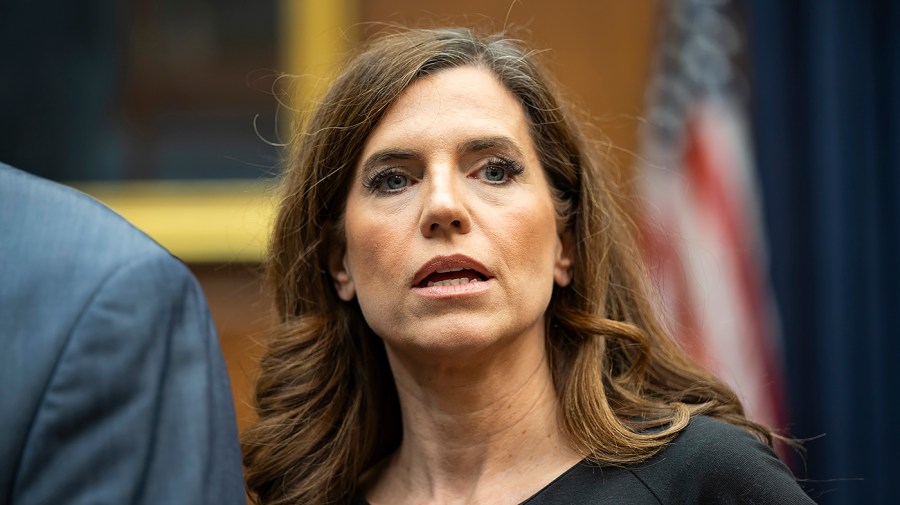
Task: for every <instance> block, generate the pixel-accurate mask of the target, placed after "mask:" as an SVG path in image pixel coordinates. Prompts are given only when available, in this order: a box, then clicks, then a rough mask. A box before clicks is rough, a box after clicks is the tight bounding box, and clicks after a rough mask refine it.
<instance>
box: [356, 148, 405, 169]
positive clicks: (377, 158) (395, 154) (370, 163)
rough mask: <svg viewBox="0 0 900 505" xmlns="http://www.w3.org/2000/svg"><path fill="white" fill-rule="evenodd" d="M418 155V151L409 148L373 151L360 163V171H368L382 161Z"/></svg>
mask: <svg viewBox="0 0 900 505" xmlns="http://www.w3.org/2000/svg"><path fill="white" fill-rule="evenodd" d="M418 157H419V153H417V152H416V151H413V150H411V149H382V150H381V151H375V152H374V153H372V155H371V156H369V157H368V158H366V161H364V162H363V164H362V173H363V174H366V173H369V172H371V171H372V170H374V169H375V168H377V167H378V165H381V164H383V163H387V162H391V161H397V160H413V159H416V158H418Z"/></svg>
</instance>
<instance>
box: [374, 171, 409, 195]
mask: <svg viewBox="0 0 900 505" xmlns="http://www.w3.org/2000/svg"><path fill="white" fill-rule="evenodd" d="M407 185H409V179H408V178H407V177H406V176H405V175H403V174H390V175H388V176H386V177H385V178H384V179H383V180H382V182H381V184H380V186H381V189H382V190H386V191H397V190H398V189H403V188H405V187H406V186H407Z"/></svg>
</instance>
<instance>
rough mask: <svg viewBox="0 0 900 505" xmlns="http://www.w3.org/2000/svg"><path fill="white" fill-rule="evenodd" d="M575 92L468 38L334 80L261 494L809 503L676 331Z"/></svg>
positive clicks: (256, 470)
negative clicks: (652, 286)
mask: <svg viewBox="0 0 900 505" xmlns="http://www.w3.org/2000/svg"><path fill="white" fill-rule="evenodd" d="M558 96H559V95H558V93H557V92H556V91H555V89H554V88H553V86H552V85H551V83H550V81H549V80H548V78H547V76H546V74H544V73H543V72H542V71H541V70H540V69H539V68H538V66H537V64H536V62H535V61H534V55H533V54H532V53H530V52H529V51H527V50H526V49H525V48H523V47H521V46H520V45H519V44H518V43H517V42H515V41H512V40H507V39H504V38H503V37H501V36H491V37H486V38H482V37H479V36H477V35H475V34H473V33H472V32H470V31H468V30H465V29H441V30H411V31H403V32H401V33H395V34H390V35H385V36H382V37H381V38H379V39H377V40H376V41H374V42H373V43H371V44H370V45H369V46H368V48H367V49H365V50H364V51H363V52H362V53H360V54H359V55H358V56H357V57H356V58H355V59H353V60H352V61H351V62H350V63H349V65H348V66H347V68H346V69H345V71H344V72H343V73H342V74H341V75H340V76H339V77H338V78H337V80H336V81H335V82H334V84H333V85H332V87H331V89H330V91H329V93H328V94H327V95H326V97H325V98H324V100H323V101H322V103H321V104H320V105H319V107H318V109H317V110H316V111H315V113H314V114H313V115H312V117H311V119H310V120H309V122H308V124H307V125H306V126H305V128H304V129H303V131H302V133H301V134H300V135H298V137H297V139H296V142H295V143H294V150H293V152H292V154H291V157H290V163H289V166H288V167H287V170H286V173H285V176H284V189H285V193H284V198H283V200H282V202H281V207H280V210H279V213H278V218H277V222H276V225H275V230H274V234H273V239H272V244H271V255H270V258H269V264H268V268H269V271H268V273H269V280H270V282H271V284H272V286H273V287H274V294H275V300H276V305H277V310H278V314H279V317H280V324H279V326H278V328H277V331H276V334H275V335H273V338H272V339H271V341H270V343H269V349H268V352H267V354H266V356H265V357H264V359H263V361H262V369H261V375H260V378H259V382H258V385H257V398H256V400H257V410H258V413H259V421H258V423H257V424H256V425H255V426H253V427H252V428H251V429H250V430H249V431H248V432H247V433H246V434H245V438H244V449H245V465H246V469H247V482H248V486H249V488H250V490H251V492H252V493H253V495H254V497H255V499H256V500H257V501H258V502H259V503H265V504H275V503H279V504H280V503H356V504H363V503H371V504H372V505H379V504H402V503H519V502H523V501H528V503H532V504H550V503H566V504H572V503H598V502H610V503H660V502H661V503H685V502H688V503H690V502H698V501H704V502H707V501H719V502H744V501H756V502H759V503H762V502H766V503H773V502H779V503H784V502H789V503H794V502H803V501H805V500H808V498H806V495H805V494H804V493H803V492H802V490H800V488H799V487H798V486H797V484H796V483H795V482H794V480H793V478H792V477H791V476H790V473H789V472H788V470H787V469H786V468H785V467H784V465H783V464H781V462H780V461H779V460H778V459H777V457H776V456H775V455H774V453H772V451H771V450H770V449H769V448H768V447H767V446H766V445H764V444H763V443H761V442H760V441H759V440H764V441H766V442H768V443H769V444H771V442H772V438H773V437H774V436H775V435H773V434H772V433H771V432H770V431H769V430H767V429H766V428H764V427H762V426H760V425H758V424H755V423H753V422H752V421H749V420H748V419H747V418H746V417H745V416H744V414H743V410H742V407H741V405H740V402H739V401H738V400H737V398H736V397H735V395H734V393H733V392H732V391H730V390H729V389H728V387H727V386H725V385H724V384H723V383H722V382H720V381H719V380H718V379H716V378H715V377H713V376H711V375H710V374H708V373H706V372H705V371H703V370H701V369H700V368H698V367H697V366H695V365H694V364H692V363H691V362H690V361H689V360H688V359H687V358H686V357H685V356H684V354H683V353H682V352H681V351H679V350H678V348H677V347H676V346H674V345H673V344H672V343H671V342H670V340H669V339H668V337H667V336H666V334H665V331H664V330H663V328H662V326H661V325H660V323H659V321H658V319H657V315H656V313H655V311H654V308H653V306H652V305H651V303H650V301H649V297H648V292H647V281H646V275H645V272H644V270H643V267H642V266H641V264H640V262H639V260H638V258H639V254H638V251H637V249H636V246H635V242H634V239H633V237H632V236H631V233H630V230H629V228H628V226H627V225H628V221H627V218H626V216H625V215H624V214H623V213H622V211H621V209H619V208H618V207H617V205H616V201H615V199H614V197H613V190H612V189H611V188H610V187H609V181H608V174H606V173H604V172H603V167H602V165H601V164H600V161H599V158H598V154H597V152H598V151H597V150H596V149H595V148H594V147H593V146H592V145H591V144H590V143H589V142H588V140H587V139H586V137H585V135H584V134H583V133H582V130H581V127H580V126H579V124H578V123H577V122H576V121H575V120H573V116H572V113H571V111H569V110H568V109H567V108H566V105H565V104H564V103H563V102H562V101H560V99H559V98H558ZM754 435H755V436H756V437H758V438H755V437H754Z"/></svg>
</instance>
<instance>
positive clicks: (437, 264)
mask: <svg viewBox="0 0 900 505" xmlns="http://www.w3.org/2000/svg"><path fill="white" fill-rule="evenodd" d="M453 268H464V269H467V270H473V271H475V272H477V273H479V274H481V275H483V276H484V277H485V278H488V279H489V278H491V277H493V275H492V274H491V271H490V270H488V269H487V268H486V267H485V266H484V265H482V264H481V263H479V262H478V261H476V260H474V259H472V258H470V257H468V256H466V255H464V254H454V255H452V256H435V257H434V258H431V259H430V260H428V261H426V262H425V264H424V265H422V266H421V267H420V268H419V270H418V271H416V275H415V277H413V283H412V285H413V286H414V287H415V286H418V285H419V284H420V283H421V282H422V281H423V280H425V278H426V277H428V276H429V275H431V274H433V273H435V272H437V271H438V270H450V269H453Z"/></svg>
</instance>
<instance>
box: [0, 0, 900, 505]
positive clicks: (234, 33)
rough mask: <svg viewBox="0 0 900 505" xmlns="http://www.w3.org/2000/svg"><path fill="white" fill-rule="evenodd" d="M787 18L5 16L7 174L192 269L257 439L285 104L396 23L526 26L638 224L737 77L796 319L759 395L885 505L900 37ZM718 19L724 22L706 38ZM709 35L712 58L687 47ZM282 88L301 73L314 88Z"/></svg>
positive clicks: (294, 0) (612, 14)
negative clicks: (66, 191) (268, 253)
mask: <svg viewBox="0 0 900 505" xmlns="http://www.w3.org/2000/svg"><path fill="white" fill-rule="evenodd" d="M789 4H790V5H783V4H781V3H779V2H775V1H765V0H758V1H740V0H733V1H727V0H721V1H712V0H707V1H703V0H678V1H672V2H658V1H656V0H639V1H633V2H621V1H618V0H593V1H588V0H558V1H554V2H545V1H539V0H521V1H512V0H480V1H474V0H454V1H449V0H417V1H412V0H365V1H363V0H334V1H327V0H322V1H314V0H268V1H260V2H253V3H249V2H240V1H237V0H216V1H215V2H213V1H212V0H157V1H151V0H127V1H113V0H83V1H80V2H65V1H61V0H44V1H40V2H34V1H29V0H7V1H5V2H4V3H3V4H0V161H3V162H5V163H9V164H12V165H14V166H17V167H19V168H22V169H24V170H27V171H30V172H33V173H36V174H39V175H43V176H45V177H48V178H50V179H54V180H58V181H62V182H65V183H69V184H72V185H74V186H76V187H79V188H81V189H84V190H85V191H88V192H89V193H92V194H94V195H95V196H97V197H98V198H100V199H101V200H103V201H105V202H106V203H108V204H109V205H110V206H112V207H113V208H115V209H116V210H119V211H120V212H121V213H123V214H124V215H125V216H126V217H128V218H129V219H130V220H132V221H133V222H134V223H135V224H137V225H138V226H139V227H141V228H143V229H145V230H146V231H147V232H148V233H150V234H151V235H152V236H154V237H156V238H157V239H158V240H159V241H160V242H162V243H163V245H165V246H167V247H169V248H170V250H172V251H173V252H174V253H175V254H176V255H178V256H179V257H181V258H182V259H183V260H184V261H185V262H186V263H188V264H189V266H190V267H191V268H192V270H193V271H194V273H195V274H196V275H197V276H198V278H199V279H200V281H201V284H202V285H203V288H204V290H205V292H206V295H207V297H208V299H209V302H210V306H211V309H212V312H213V317H214V319H215V321H216V325H217V328H218V330H219V335H220V340H221V343H222V347H223V350H224V353H225V359H226V362H227V364H228V367H229V372H230V375H231V379H232V384H233V388H234V395H235V405H236V408H237V412H238V421H239V424H240V427H241V428H243V427H246V426H247V425H248V423H250V422H251V421H252V412H251V409H250V408H249V407H248V403H249V401H250V398H251V388H252V380H253V374H254V372H255V367H256V360H257V359H258V357H259V354H260V352H261V345H260V344H261V342H262V341H263V340H264V338H265V330H266V328H267V327H268V325H269V324H270V321H271V319H270V318H271V315H270V312H269V310H270V309H269V306H268V301H267V299H266V297H265V295H264V291H263V289H262V285H261V280H260V275H259V273H260V261H261V260H262V257H263V251H264V247H265V240H266V227H267V223H268V219H269V218H270V216H271V211H272V183H273V181H274V179H275V178H276V177H277V175H278V173H279V171H280V166H281V165H280V154H281V153H280V150H279V147H278V144H279V143H281V142H282V141H284V140H285V139H286V138H288V133H287V131H286V129H287V128H288V125H289V120H288V117H289V116H290V112H289V111H288V110H287V108H286V107H285V105H288V106H298V105H297V104H298V103H302V100H300V99H299V98H298V97H297V96H292V95H291V92H292V91H293V92H295V93H299V94H301V95H303V94H310V93H314V92H315V91H314V88H315V87H316V85H317V84H318V85H320V84H321V83H322V82H326V81H327V77H328V76H329V75H331V73H332V72H333V71H334V70H335V68H337V66H339V64H340V62H341V61H342V60H343V58H344V57H345V56H346V55H347V54H348V52H350V51H352V49H353V47H355V46H357V45H358V44H359V43H360V42H362V41H364V40H365V39H366V38H367V37H369V36H371V35H372V34H374V33H377V31H378V30H379V27H380V26H381V23H399V24H403V25H431V24H464V25H470V26H472V25H474V26H479V27H485V28H487V29H492V30H500V29H503V28H504V27H513V28H515V31H514V34H515V35H516V36H518V37H520V38H524V39H526V40H527V41H528V42H530V43H531V44H532V45H533V46H535V47H537V48H542V49H547V50H548V51H549V53H548V54H547V61H549V62H550V64H551V70H553V71H554V72H555V74H556V76H557V77H558V79H559V81H561V82H562V83H563V85H564V87H565V89H566V90H567V91H568V92H569V94H570V96H571V98H573V99H574V100H575V101H576V103H578V104H579V105H580V106H581V107H582V108H584V109H585V110H586V111H588V112H589V113H590V114H591V115H592V117H593V118H594V121H593V123H594V125H595V126H596V127H597V128H598V129H599V131H601V132H602V133H603V135H605V136H606V137H607V138H608V140H609V155H610V159H611V164H612V166H613V167H614V170H613V172H612V173H614V174H615V176H616V177H618V178H619V180H620V182H622V183H623V187H624V188H625V193H626V194H625V198H624V199H623V201H624V202H625V203H626V205H628V206H629V208H631V210H632V211H634V212H635V215H636V216H638V215H639V213H640V211H641V207H642V206H643V205H644V203H643V199H645V198H648V197H649V196H651V195H652V194H653V193H652V191H650V192H647V191H645V189H644V186H643V182H641V181H642V180H643V179H645V178H647V177H652V176H648V169H647V167H648V164H649V165H657V164H661V163H662V164H664V162H662V161H659V160H658V159H655V158H653V156H652V155H653V154H654V153H655V154H658V151H659V149H657V148H658V147H659V146H663V147H664V149H663V150H665V149H669V151H667V153H668V154H667V156H668V158H665V159H668V160H669V161H671V162H672V163H673V167H672V170H671V171H672V172H676V171H677V170H678V169H679V167H680V168H684V167H683V166H681V165H685V166H687V165H689V163H686V162H685V159H686V158H685V156H684V154H685V145H686V144H685V142H686V140H685V139H688V138H690V136H689V135H687V134H685V133H684V132H682V133H681V134H678V133H675V134H673V133H672V132H673V131H676V132H677V131H678V130H679V128H682V129H683V128H685V125H687V124H688V119H686V118H689V117H690V115H689V113H688V111H687V108H686V105H685V104H686V103H688V102H690V101H691V100H694V99H696V98H697V97H699V96H702V95H703V93H705V91H704V90H707V88H704V87H702V86H701V85H702V83H709V82H711V81H710V80H709V79H708V78H707V77H708V76H709V75H718V74H716V72H726V73H727V76H726V77H723V78H722V79H720V80H719V81H716V82H720V81H721V82H724V83H727V84H728V86H729V87H730V89H731V90H732V91H734V92H735V93H736V96H738V97H739V99H738V100H737V101H736V102H735V103H736V107H735V111H736V112H737V113H738V114H739V115H740V117H739V121H738V123H739V124H743V125H744V126H746V130H747V131H746V134H747V136H746V141H747V145H746V146H744V147H745V149H746V151H747V152H746V153H745V154H746V157H744V158H742V159H743V160H744V161H745V162H746V165H747V167H749V168H748V169H749V176H748V177H749V178H748V179H747V180H748V181H751V183H752V184H753V185H755V188H756V189H757V190H758V191H756V192H750V193H748V194H749V195H750V197H756V198H757V200H755V201H750V202H749V203H750V204H751V205H757V207H756V212H757V213H758V217H759V223H758V224H759V230H758V231H759V232H760V234H759V236H758V238H762V241H760V242H758V243H755V244H753V246H752V248H754V249H757V250H760V251H761V253H762V258H763V259H761V260H760V261H759V262H758V267H759V274H760V279H761V280H760V283H761V285H767V282H768V280H769V279H771V281H772V284H771V288H770V289H769V290H766V289H763V290H762V291H761V293H763V295H765V298H764V299H763V300H762V303H765V304H770V305H772V306H773V307H774V308H777V309H778V310H776V311H774V313H775V314H780V317H773V318H772V321H774V326H773V327H774V331H773V332H772V335H771V336H770V337H767V338H769V340H768V342H769V344H771V347H770V349H769V350H770V351H772V352H771V353H770V356H769V358H768V359H770V360H771V363H770V364H771V365H773V366H775V367H776V368H777V370H776V373H775V374H774V375H772V376H769V375H763V376H761V380H763V381H764V382H765V381H768V384H769V385H772V384H774V386H775V387H776V388H777V389H778V391H780V393H779V394H781V395H782V397H781V398H777V399H776V400H777V401H776V403H778V402H780V404H781V405H782V407H783V411H782V413H781V415H782V417H781V418H780V419H781V422H783V426H784V427H786V428H788V429H789V430H790V433H791V434H792V435H794V436H798V437H801V438H806V437H816V436H819V435H824V436H822V437H821V438H818V439H816V440H813V441H810V442H808V443H807V447H808V454H807V457H806V460H805V461H804V460H803V459H802V458H800V457H797V456H794V457H793V458H792V461H793V465H794V467H795V469H796V471H797V473H798V475H799V476H800V477H803V478H808V479H810V481H809V482H808V485H807V487H808V488H809V489H810V490H811V494H812V495H813V496H814V497H815V498H816V499H817V500H818V501H821V502H822V503H859V502H866V503H868V502H872V503H876V502H881V503H886V502H888V501H890V498H889V497H890V496H891V494H888V493H889V490H888V489H889V488H888V486H889V484H890V476H891V475H892V472H895V471H896V470H897V468H898V466H897V464H896V463H894V462H893V461H892V460H893V455H894V454H897V453H898V452H900V442H898V439H900V437H898V435H897V434H896V430H895V429H893V426H894V425H893V422H895V421H896V420H897V418H898V416H897V414H898V408H897V391H898V386H900V374H898V372H897V366H896V364H895V361H896V360H898V359H900V344H898V343H897V342H898V340H900V339H898V338H897V337H898V331H897V326H898V323H900V321H898V315H897V314H898V313H900V301H898V295H897V289H898V288H897V286H898V285H900V274H898V267H897V259H898V255H900V249H898V236H900V210H898V209H900V207H898V205H900V204H898V203H897V194H898V190H900V183H898V170H900V167H898V161H900V157H898V147H897V146H898V145H900V142H898V140H900V136H898V134H900V131H898V127H897V117H898V115H900V102H898V98H897V97H898V93H900V92H898V90H900V83H898V72H900V61H898V57H900V56H898V55H900V47H898V44H900V43H898V35H897V34H896V32H897V30H896V27H897V26H900V18H898V8H897V6H896V4H894V3H891V2H888V1H883V2H879V1H875V0H872V1H868V2H862V3H853V7H850V3H849V2H841V1H836V0H835V1H825V2H821V3H819V2H796V3H795V2H791V3H789ZM710 9H718V10H716V11H715V12H713V11H710ZM709 12H713V13H714V14H715V16H718V15H719V14H721V16H723V19H727V23H718V24H717V23H712V24H709V23H706V21H709V19H708V16H707V15H706V14H708V13H709ZM716 13H718V14H716ZM715 16H714V17H715ZM679 19H680V21H679ZM717 19H718V18H717ZM679 23H680V24H679ZM704 26H705V27H706V28H705V29H706V30H707V31H706V32H703V33H706V34H707V35H708V38H706V39H704V38H702V37H701V38H696V37H693V35H692V34H694V31H695V29H696V30H697V31H698V33H699V31H702V30H704V28H703V27H704ZM723 26H724V27H726V28H727V30H726V31H729V30H730V31H733V32H734V33H733V34H731V35H729V33H730V32H729V33H719V32H720V31H722V30H719V31H717V29H718V28H721V27H723ZM710 27H711V28H710ZM710 29H712V31H711V32H710V31H709V30H710ZM678 30H680V32H679V33H681V35H680V37H681V38H678V37H676V38H674V39H673V38H672V37H671V36H670V35H671V34H672V33H673V31H678ZM698 40H699V41H700V43H697V41H698ZM703 40H706V43H705V45H704V43H702V41H703ZM710 41H712V42H710ZM735 41H737V42H735ZM732 43H736V44H737V46H734V47H731V46H729V44H732ZM692 44H694V45H693V46H692ZM697 44H699V45H697ZM725 49H727V51H725ZM722 51H725V52H724V53H723V52H722ZM725 53H727V54H726V56H727V61H725V62H724V63H722V62H721V61H719V60H718V59H717V58H719V57H720V56H721V54H725ZM685 54H689V55H692V56H691V57H690V58H685V57H683V55H685ZM716 55H720V56H716ZM719 63H722V65H725V66H724V67H723V66H722V65H719ZM694 64H696V65H695V66H694V67H691V65H694ZM684 67H690V68H684ZM723 68H724V70H723ZM282 71H284V72H289V73H292V74H298V75H301V76H302V79H300V81H298V86H299V87H297V88H292V87H291V84H290V81H287V80H283V79H278V75H279V72H282ZM691 72H693V74H692V75H693V76H694V80H691V79H687V80H683V79H682V78H681V77H679V76H680V75H681V74H682V73H688V74H690V73H691ZM698 72H699V73H700V77H699V78H698V77H697V73H698ZM673 76H674V77H673ZM704 76H706V77H704ZM713 81H715V79H713ZM673 82H674V83H675V85H668V84H666V83H669V84H671V83H673ZM660 83H662V84H660ZM661 90H662V91H661ZM701 91H702V92H703V93H701ZM673 104H674V105H673ZM300 106H301V107H302V105H300ZM673 111H674V112H673ZM657 112H662V115H659V114H656V113H657ZM673 114H674V116H673ZM673 117H674V119H673ZM667 118H668V119H667ZM666 121H669V123H666ZM741 121H743V123H741ZM664 124H668V126H667V127H666V128H662V127H660V125H664ZM660 135H662V137H660ZM666 135H669V137H667V136H666ZM672 135H674V137H673V136H672ZM679 135H681V136H679ZM673 138H675V139H676V141H672V139H673ZM666 139H668V140H666ZM669 141H672V142H669ZM659 142H662V144H660V143H659ZM713 145H717V144H716V143H715V142H713ZM654 146H655V147H654ZM673 146H674V147H673ZM648 160H650V162H649V163H648ZM654 160H655V161H654ZM754 160H755V161H754ZM688 172H689V171H688ZM650 173H652V170H651V172H650ZM651 205H652V202H651ZM0 218H3V219H7V218H9V217H8V216H0ZM754 237H756V236H755V235H754ZM766 237H768V240H766ZM0 239H2V240H14V239H15V238H14V237H0ZM766 258H768V259H767V260H766ZM0 281H2V280H0ZM678 310H702V309H698V308H697V307H696V306H695V307H694V308H693V309H691V308H690V307H687V308H686V307H684V306H682V307H680V308H677V309H676V312H677V311H678ZM676 316H677V314H676ZM679 321H681V319H679ZM701 326H702V325H701ZM701 347H702V346H701ZM738 356H740V354H739V355H738ZM713 361H715V360H714V359H713ZM739 364H740V363H739ZM727 372H728V370H725V373H727ZM776 376H777V379H776V378H773V377H776ZM773 401H774V400H773Z"/></svg>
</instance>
